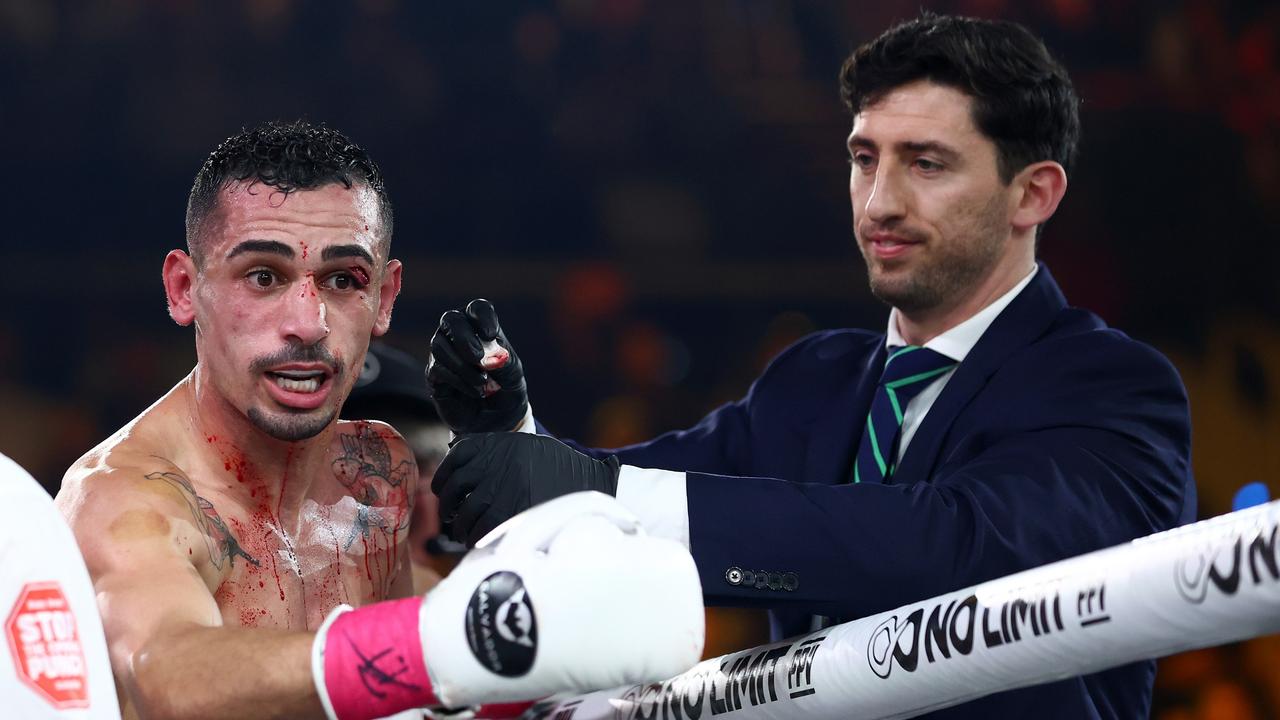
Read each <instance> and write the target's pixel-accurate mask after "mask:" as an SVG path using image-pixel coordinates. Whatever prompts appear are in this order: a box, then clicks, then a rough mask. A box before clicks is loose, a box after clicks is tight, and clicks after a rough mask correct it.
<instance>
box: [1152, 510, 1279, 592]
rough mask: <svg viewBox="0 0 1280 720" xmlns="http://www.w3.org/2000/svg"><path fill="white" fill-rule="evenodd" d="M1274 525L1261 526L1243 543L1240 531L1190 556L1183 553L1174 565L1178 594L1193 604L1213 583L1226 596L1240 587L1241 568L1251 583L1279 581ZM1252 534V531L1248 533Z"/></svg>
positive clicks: (1275, 528) (1242, 574) (1243, 574)
mask: <svg viewBox="0 0 1280 720" xmlns="http://www.w3.org/2000/svg"><path fill="white" fill-rule="evenodd" d="M1277 529H1280V528H1278V527H1277V526H1275V525H1272V526H1271V531H1270V532H1267V531H1266V530H1265V529H1263V530H1260V531H1258V532H1257V534H1256V535H1255V536H1254V538H1253V540H1251V541H1249V543H1248V544H1247V545H1246V544H1245V540H1244V536H1243V535H1236V537H1235V540H1234V541H1232V542H1228V543H1223V544H1220V545H1217V546H1214V547H1209V548H1205V549H1204V550H1203V551H1201V552H1200V553H1198V554H1196V555H1194V556H1192V557H1184V558H1182V559H1181V560H1179V561H1178V563H1177V565H1176V566H1174V584H1175V585H1176V586H1177V588H1178V594H1180V595H1182V597H1183V599H1185V600H1186V601H1187V602H1189V603H1191V604H1193V605H1199V604H1200V603H1202V602H1204V601H1205V598H1206V597H1208V595H1209V588H1210V587H1211V586H1212V587H1215V588H1217V589H1218V592H1220V593H1222V594H1223V595H1225V596H1226V597H1231V596H1233V595H1235V594H1236V593H1237V592H1239V591H1240V583H1241V581H1242V580H1243V579H1244V577H1245V572H1244V568H1245V567H1246V566H1247V567H1248V569H1249V572H1248V577H1249V580H1250V581H1251V582H1252V583H1253V584H1254V585H1260V584H1262V583H1263V582H1277V581H1280V555H1277V552H1276V551H1277V547H1276V531H1277ZM1250 534H1252V533H1250Z"/></svg>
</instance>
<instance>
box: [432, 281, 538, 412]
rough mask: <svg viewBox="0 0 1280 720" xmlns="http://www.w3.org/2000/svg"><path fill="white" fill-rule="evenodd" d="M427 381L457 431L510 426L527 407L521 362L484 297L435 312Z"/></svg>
mask: <svg viewBox="0 0 1280 720" xmlns="http://www.w3.org/2000/svg"><path fill="white" fill-rule="evenodd" d="M427 385H428V387H430V388H431V395H432V401H433V402H434V403H435V406H436V409H437V410H438V411H439V412H440V417H441V418H442V419H443V420H444V421H445V424H447V425H448V426H449V427H450V428H452V429H453V431H454V432H455V433H458V434H459V435H461V434H464V433H476V432H503V431H507V430H514V429H515V428H516V426H517V425H518V424H520V421H521V420H523V419H524V416H525V413H526V412H527V411H528V409H529V393H528V390H527V389H526V387H525V381H524V367H523V366H522V365H521V364H520V358H518V357H516V353H515V350H513V349H512V348H511V343H510V342H508V341H507V336H506V335H505V334H504V333H503V332H502V327H501V326H499V325H498V313H497V311H496V310H494V309H493V304H492V303H490V302H489V301H488V300H484V299H478V300H472V301H471V302H470V303H469V304H468V305H467V309H466V311H465V312H464V311H461V310H450V311H448V312H446V313H445V314H444V315H441V316H440V326H439V327H438V328H437V329H436V332H435V335H432V336H431V358H430V359H429V360H428V361H427Z"/></svg>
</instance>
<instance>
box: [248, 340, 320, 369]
mask: <svg viewBox="0 0 1280 720" xmlns="http://www.w3.org/2000/svg"><path fill="white" fill-rule="evenodd" d="M295 362H296V363H321V364H323V365H325V366H326V367H328V368H329V369H330V370H331V371H333V374H334V375H341V374H342V363H340V362H338V359H337V358H336V357H334V356H333V353H331V352H329V348H327V347H325V346H324V345H320V344H316V345H303V344H302V343H290V344H288V345H286V346H284V347H283V348H280V349H279V350H277V351H276V352H273V353H271V354H270V355H262V356H259V357H256V358H254V359H253V361H252V362H251V363H249V369H250V370H252V371H253V372H265V371H267V370H268V369H270V368H272V367H275V366H276V365H284V364H285V363H295Z"/></svg>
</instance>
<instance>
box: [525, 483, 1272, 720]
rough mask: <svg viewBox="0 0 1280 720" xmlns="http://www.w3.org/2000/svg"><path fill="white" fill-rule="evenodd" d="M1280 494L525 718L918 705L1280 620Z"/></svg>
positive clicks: (894, 711)
mask: <svg viewBox="0 0 1280 720" xmlns="http://www.w3.org/2000/svg"><path fill="white" fill-rule="evenodd" d="M1278 530H1280V500H1278V501H1275V502H1271V503H1268V504H1266V505H1261V506H1258V507H1254V508H1249V509H1246V510H1241V511H1238V512H1234V513H1230V514H1227V515H1222V516H1219V517H1216V518H1212V519H1209V520H1205V521H1203V522H1199V523H1196V524H1194V525H1188V526H1185V527H1181V528H1177V529H1175V530H1170V531H1168V532H1162V533H1157V534H1155V535H1150V536H1148V537H1144V538H1140V539H1138V540H1134V541H1133V542H1130V543H1127V544H1125V545H1118V546H1116V547H1113V548H1109V549H1107V550H1100V551H1098V552H1094V553H1089V554H1087V555H1081V556H1079V557H1076V558H1071V559H1069V560H1063V561H1061V562H1056V563H1052V564H1050V565H1045V566H1043V567H1038V568H1034V569H1032V570H1027V571H1025V572H1020V573H1016V574H1014V575H1009V576H1007V577H1003V578H1000V579H997V580H992V581H990V582H985V583H982V584H980V585H976V586H974V587H970V588H966V589H964V590H958V591H956V592H951V593H947V594H945V595H939V596H938V597H935V598H932V599H930V600H926V601H923V602H917V603H912V604H909V605H905V606H903V607H900V608H898V609H896V610H892V611H889V612H884V613H880V614H879V615H873V616H871V617H866V618H862V619H860V620H855V621H852V622H848V623H845V624H842V625H837V626H835V627H831V628H828V629H826V630H823V631H821V632H816V633H812V634H810V635H806V636H802V637H799V638H794V639H792V640H790V641H784V642H780V643H774V644H771V645H764V646H761V647H758V648H753V649H751V650H746V651H743V652H737V653H732V654H729V655H724V656H721V657H718V658H712V659H709V660H704V661H703V662H701V663H699V664H698V665H696V666H695V667H694V668H693V669H691V670H689V671H688V672H686V673H684V674H683V675H679V676H676V677H674V678H672V679H670V680H667V681H665V682H662V683H655V684H652V685H635V686H631V687H623V688H617V689H614V690H606V691H602V692H596V693H591V694H588V695H581V696H577V697H570V698H565V699H560V700H550V701H547V702H543V703H540V704H539V705H537V706H535V707H534V708H532V709H531V710H529V711H528V712H526V713H525V715H524V717H525V718H529V719H532V718H557V720H570V719H572V720H597V719H599V720H606V719H607V720H650V719H652V720H668V719H672V720H702V719H703V718H706V719H707V720H709V719H710V718H712V717H715V716H719V715H722V714H725V713H730V712H731V713H733V716H734V718H739V719H742V720H747V719H754V718H832V719H833V720H835V719H836V718H839V719H841V720H845V719H855V720H856V719H861V720H892V719H894V718H907V717H912V716H915V715H918V714H920V713H924V712H928V711H930V710H937V709H939V708H943V707H947V706H950V705H955V704H958V703H962V702H965V701H967V700H972V699H974V698H977V697H981V696H983V695H989V694H991V693H995V692H999V691H1001V690H1009V689H1012V688H1016V687H1023V686H1026V685H1035V684H1038V683H1043V682H1048V681H1051V680H1057V679H1061V678H1066V677H1072V676H1075V675H1083V674H1088V673H1092V672H1097V671H1100V670H1105V669H1107V668H1111V667H1115V666H1118V665H1123V664H1125V663H1129V662H1133V661H1136V660H1141V659H1145V658H1152V657H1159V656H1162V655H1168V654H1172V653H1176V652H1181V651H1183V650H1190V649H1193V648H1200V647H1207V646H1210V645H1219V644H1222V643H1227V642H1232V641H1235V640H1241V639H1245V638H1251V637H1257V636H1259V635H1266V634H1270V633H1275V632H1280V547H1277V532H1278Z"/></svg>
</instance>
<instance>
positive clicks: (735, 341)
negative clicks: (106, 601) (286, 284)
mask: <svg viewBox="0 0 1280 720" xmlns="http://www.w3.org/2000/svg"><path fill="white" fill-rule="evenodd" d="M922 7H924V8H928V9H931V10H935V11H939V12H958V13H964V14H971V15H979V16H986V17H1002V18H1008V19H1013V20H1018V21H1020V22H1023V23H1025V24H1026V25H1028V26H1029V27H1031V28H1032V29H1033V30H1034V31H1036V32H1037V33H1038V34H1039V35H1041V36H1042V37H1043V38H1044V39H1045V40H1046V42H1047V44H1048V45H1049V46H1050V48H1051V49H1052V50H1053V51H1054V52H1055V54H1057V55H1058V56H1059V58H1060V59H1062V60H1063V61H1064V63H1065V64H1066V66H1067V67H1068V69H1069V70H1070V71H1071V73H1072V76H1073V78H1074V81H1075V83H1076V87H1077V89H1078V91H1079V93H1080V95H1081V96H1082V97H1083V99H1084V104H1083V107H1082V112H1083V123H1084V140H1083V144H1082V148H1081V149H1082V154H1081V159H1080V162H1079V166H1078V170H1077V171H1076V172H1075V173H1074V175H1073V177H1072V178H1071V187H1070V190H1069V192H1068V194H1067V198H1066V201H1065V202H1064V203H1063V205H1062V207H1061V208H1060V210H1059V211H1058V214H1057V216H1056V217H1055V218H1054V220H1053V221H1052V222H1051V223H1050V224H1049V226H1048V227H1047V228H1046V231H1045V233H1044V237H1043V241H1042V244H1041V249H1042V252H1041V254H1042V257H1043V259H1044V260H1045V261H1046V262H1047V263H1048V265H1049V266H1050V267H1051V268H1052V270H1053V273H1054V275H1055V276H1056V277H1057V279H1058V281H1059V282H1060V284H1061V285H1062V286H1063V288H1064V290H1065V291H1066V293H1067V295H1068V297H1069V299H1071V300H1072V301H1073V303H1075V304H1078V305H1082V306H1086V307H1089V308H1091V309H1093V310H1094V311H1096V312H1098V313H1099V314H1101V315H1102V316H1103V317H1104V318H1105V319H1106V320H1108V321H1109V322H1110V323H1112V324H1113V325H1116V326H1118V327H1120V328H1122V329H1124V330H1125V331H1127V332H1128V333H1129V334H1131V335H1133V336H1135V337H1137V338H1139V339H1141V340H1144V341H1146V342H1149V343H1151V344H1153V345H1155V346H1156V347H1158V348H1160V349H1161V350H1162V351H1163V352H1164V353H1166V354H1167V355H1168V356H1170V357H1171V358H1172V359H1173V360H1174V362H1175V364H1176V365H1177V366H1178V368H1179V369H1180V371H1181V372H1182V376H1183V378H1184V380H1185V382H1186V384H1187V387H1188V390H1189V392H1190V396H1191V401H1192V412H1193V421H1194V431H1195V446H1194V453H1195V471H1196V475H1197V477H1198V479H1199V483H1200V497H1201V505H1200V511H1201V515H1202V516H1206V517H1207V516H1210V515H1215V514H1219V513H1222V512H1225V511H1227V510H1229V509H1230V502H1231V496H1232V494H1233V493H1234V491H1235V490H1236V488H1238V487H1239V486H1241V485H1243V484H1245V483H1247V482H1252V481H1262V482H1264V483H1266V484H1267V485H1269V486H1270V488H1271V490H1272V494H1273V495H1274V494H1276V491H1277V490H1278V489H1280V402H1278V401H1280V397H1278V395H1280V293H1278V292H1277V283H1276V280H1275V276H1276V271H1277V261H1278V260H1280V234H1278V233H1277V229H1280V49H1278V47H1280V45H1278V43H1280V5H1277V4H1276V3H1274V2H1271V1H1268V0H1221V1H1217V2H1215V1H1211V0H1164V1H1160V0H1038V1H1037V2H1015V1H1013V0H953V1H944V0H937V1H935V0H923V1H922V0H910V1H907V0H879V1H877V2H869V1H868V2H852V1H849V2H834V1H831V0H824V1H818V0H814V1H811V2H801V1H799V0H796V1H786V0H698V1H696V2H695V1H693V0H690V1H688V2H684V1H681V2H659V1H658V0H557V1H543V2H497V1H495V2H468V3H432V2H409V1H408V0H399V1H397V0H361V1H358V2H343V3H337V2H334V3H303V2H297V1H296V0H227V1H225V2H217V3H202V2H196V1H195V0H78V1H75V2H71V1H63V0H45V1H43V2H28V1H27V0H0V78H3V92H2V93H0V156H2V157H3V159H4V164H5V165H6V166H7V167H8V171H7V173H6V181H5V183H4V189H3V192H0V209H2V210H3V212H2V215H0V217H3V219H4V221H5V225H6V227H5V228H4V229H3V231H0V238H3V240H2V242H3V256H2V257H3V258H4V260H5V261H6V262H7V267H8V271H7V272H6V273H5V275H6V277H5V279H4V280H3V281H2V282H0V294H2V297H3V303H4V304H3V307H4V311H3V312H2V313H0V451H2V452H4V453H5V454H7V455H10V456H11V457H13V458H14V459H15V460H17V461H19V462H20V463H22V464H23V465H24V466H26V467H27V468H28V469H30V470H31V471H32V473H33V474H35V475H36V476H37V477H38V478H39V479H40V480H41V481H42V482H43V483H44V484H45V485H46V487H48V489H49V490H50V491H51V492H53V491H56V490H57V487H58V484H59V482H60V478H61V475H62V472H63V470H64V469H65V468H66V467H67V466H68V465H69V464H70V463H71V462H72V461H73V460H74V459H75V458H76V457H78V456H79V455H80V454H82V453H83V452H84V451H85V450H87V449H88V448H90V447H92V446H93V445H94V444H96V443H97V442H98V441H100V440H101V439H102V438H103V437H105V435H106V434H108V433H109V432H111V431H113V430H115V429H116V428H118V427H119V426H120V425H122V424H123V423H125V422H126V421H128V420H129V419H130V418H132V417H133V416H135V415H136V414H138V413H139V412H140V411H141V410H142V409H143V408H145V407H146V406H147V405H148V404H149V403H150V402H152V401H153V400H154V399H156V398H158V397H159V396H160V395H161V394H163V393H164V392H165V391H166V390H167V389H168V388H169V387H171V386H172V385H173V384H174V383H176V382H177V381H178V380H179V379H180V378H181V377H183V376H184V375H185V374H186V372H188V370H189V369H190V367H191V365H192V364H193V363H194V351H193V347H192V341H191V338H190V331H189V330H186V329H182V328H178V327H176V326H174V325H173V324H172V323H171V322H170V321H169V320H168V318H167V316H166V313H165V305H164V297H163V291H162V288H161V285H160V266H161V260H162V258H163V256H164V254H165V252H166V251H168V250H169V249H170V248H173V247H179V246H181V245H182V243H183V212H184V208H185V202H186V195H187V192H188V190H189V189H190V183H191V179H192V177H193V176H194V174H195V171H196V170H197V168H198V167H199V165H200V164H201V162H202V161H203V159H204V156H205V155H206V154H207V153H208V152H209V151H210V150H211V149H212V148H213V147H214V146H215V145H216V144H217V143H218V142H219V141H220V140H222V139H223V138H225V137H226V136H228V135H230V134H232V133H234V132H235V131H237V130H238V129H239V128H240V127H241V126H245V125H253V124H256V123H258V122H260V121H262V120H266V119H276V118H279V119H288V118H295V117H303V118H307V119H309V120H312V121H322V122H325V123H328V124H330V125H332V126H334V127H337V128H339V129H341V130H342V131H344V132H346V133H347V134H349V135H350V136H351V137H352V138H353V139H354V140H356V141H357V142H359V143H361V144H363V145H364V146H365V147H366V148H367V149H368V150H369V151H370V153H371V154H372V155H373V156H374V158H375V159H377V160H378V161H379V163H380V164H381V165H382V167H383V170H384V171H385V174H386V176H387V183H388V188H389V190H390V193H391V196H392V200H393V202H394V203H395V211H396V216H397V217H396V237H395V240H394V243H393V247H392V249H393V254H394V255H395V256H397V257H399V258H401V259H402V260H403V261H404V263H405V266H406V270H405V288H404V292H403V294H402V295H401V298H400V301H399V303H398V305H397V309H396V317H395V322H394V324H393V329H392V332H391V334H390V335H389V336H388V338H387V340H388V342H389V343H390V344H392V345H394V346H396V347H399V348H401V349H404V350H407V351H409V352H411V353H414V354H415V355H417V356H418V357H420V358H425V355H426V350H427V346H428V341H429V339H430V335H431V332H432V330H433V328H434V326H435V322H436V320H437V318H438V317H439V315H440V314H441V312H443V311H444V310H446V309H448V308H450V307H459V306H461V305H463V304H465V302H466V301H467V300H469V299H470V298H473V297H478V296H483V297H488V298H490V299H491V300H493V301H494V302H495V304H496V305H497V307H498V310H499V313H500V315H501V317H502V319H503V324H504V326H505V327H506V329H507V334H508V336H509V337H510V339H511V341H512V342H513V343H514V345H515V347H516V348H517V350H518V352H519V353H520V355H521V357H522V359H523V360H524V363H525V367H526V369H527V373H528V377H529V381H530V386H531V396H532V400H533V403H534V406H535V409H536V411H537V414H538V417H539V418H540V419H541V420H542V421H543V422H544V423H545V424H546V425H547V426H548V427H549V428H551V429H552V430H553V431H555V432H557V433H559V434H562V435H565V436H570V437H575V438H577V439H580V440H583V441H585V442H588V443H593V444H597V445H617V444H623V443H626V442H630V441H635V440H640V439H644V438H647V437H650V436H652V435H654V434H656V433H658V432H660V431H662V430H666V429H671V428H675V427H680V426H685V425H687V424H690V423H692V422H694V421H695V420H696V419H697V418H699V417H701V415H702V414H703V413H704V412H706V411H707V410H709V409H711V408H713V407H714V406H716V405H717V404H719V403H721V402H723V401H725V400H727V399H732V398H735V397H738V396H740V395H741V394H742V393H743V392H744V391H745V389H746V387H747V385H748V383H749V382H750V380H751V379H752V378H753V377H755V376H756V374H757V373H758V372H759V371H760V370H761V369H762V368H763V366H764V365H765V364H766V363H767V362H768V360H769V359H770V358H771V357H772V356H773V355H774V354H775V353H776V352H777V351H778V350H780V349H781V348H782V347H784V346H785V345H786V344H787V343H789V342H791V341H793V340H795V339H796V338H798V337H800V336H801V335H803V334H805V333H807V332H809V331H811V330H814V329H819V328H828V327H843V326H854V327H873V328H878V327H881V326H882V325H883V323H884V321H885V316H886V309H885V308H884V307H882V306H880V305H879V304H878V303H877V302H876V301H875V300H874V299H873V298H871V297H870V295H869V293H868V292H867V290H866V278H865V273H864V271H863V269H862V264H861V260H860V258H859V256H858V253H857V250H856V248H855V246H854V243H853V240H852V233H851V230H850V211H849V207H848V198H847V191H846V187H847V172H848V167H847V164H846V153H845V150H844V138H845V135H846V134H847V132H848V128H849V123H850V118H849V117H848V116H847V115H846V113H845V112H844V110H843V108H842V107H841V105H840V101H839V97H838V92H837V84H836V73H837V70H838V68H839V66H840V63H841V61H842V59H843V58H844V57H845V56H846V55H847V54H848V53H849V52H850V51H851V50H852V49H853V48H854V47H856V45H857V44H858V43H860V42H862V41H864V40H867V39H869V38H871V37H873V36H874V35H876V34H878V33H879V32H880V31H881V30H883V29H884V28H886V27H887V26H888V25H890V24H891V23H893V22H894V21H896V20H900V19H905V18H908V17H911V16H913V15H915V14H916V13H917V12H918V11H919V10H920V9H921V8H922ZM725 617H726V618H728V619H726V620H723V621H722V622H720V623H719V624H718V625H717V626H716V628H717V630H716V631H717V632H718V633H719V636H718V638H717V642H719V643H720V645H719V646H718V647H719V648H720V649H732V646H733V644H734V643H754V642H756V641H758V638H757V636H756V635H755V633H756V632H757V630H758V628H759V623H757V622H755V621H754V620H753V618H752V617H751V616H749V615H747V614H740V615H726V616H725ZM1157 682H1158V687H1157V693H1158V697H1157V704H1156V711H1155V717H1157V718H1160V719H1161V720H1194V719H1210V718H1212V719H1214V720H1218V719H1226V718H1271V717H1280V639H1278V638H1275V637H1272V638H1266V639H1262V640H1257V641H1253V642H1250V643H1246V644H1242V645H1234V646H1228V647H1225V648H1218V649H1213V650H1209V651H1202V652H1197V653H1189V654H1185V655H1181V656H1177V657H1175V658H1171V659H1168V660H1166V661H1164V662H1163V663H1162V669H1161V673H1160V676H1159V678H1158V681H1157Z"/></svg>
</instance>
